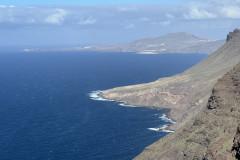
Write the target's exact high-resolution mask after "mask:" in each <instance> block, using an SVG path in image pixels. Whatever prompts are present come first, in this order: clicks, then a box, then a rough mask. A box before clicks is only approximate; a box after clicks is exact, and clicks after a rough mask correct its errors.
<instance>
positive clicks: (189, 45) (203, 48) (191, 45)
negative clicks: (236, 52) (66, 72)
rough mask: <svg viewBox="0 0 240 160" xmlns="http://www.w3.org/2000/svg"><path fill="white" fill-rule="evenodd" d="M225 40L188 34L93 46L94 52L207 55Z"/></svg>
mask: <svg viewBox="0 0 240 160" xmlns="http://www.w3.org/2000/svg"><path fill="white" fill-rule="evenodd" d="M223 44H224V40H211V39H210V38H206V37H205V38H203V39H202V38H200V37H197V36H194V35H191V34H189V33H187V32H179V33H169V34H166V35H163V36H160V37H155V38H146V39H140V40H136V41H133V42H130V43H127V44H122V45H110V46H109V45H106V46H93V47H91V49H92V50H97V51H107V52H119V51H120V52H135V53H139V54H160V53H206V54H210V53H212V52H214V51H215V50H217V49H218V48H220V47H221V46H222V45H223Z"/></svg>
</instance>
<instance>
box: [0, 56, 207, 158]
mask: <svg viewBox="0 0 240 160" xmlns="http://www.w3.org/2000/svg"><path fill="white" fill-rule="evenodd" d="M205 57H206V55H204V54H162V55H138V54H133V53H103V52H43V53H38V52H32V53H31V52H27V53H23V52H22V53H1V54H0V159H1V160H130V159H132V158H134V157H135V156H137V155H138V154H140V153H141V152H142V151H143V149H144V148H145V147H147V146H148V145H150V144H152V143H153V142H155V141H157V140H158V139H160V138H162V137H164V136H165V135H167V134H169V132H166V131H158V130H157V129H156V128H161V127H163V126H164V125H166V124H169V123H170V121H169V120H168V119H166V118H164V114H165V113H166V112H167V110H155V109H148V108H144V107H134V106H121V105H119V103H118V102H111V101H99V100H97V98H96V97H94V93H97V92H95V91H101V90H105V89H109V88H113V87H118V86H124V85H132V84H139V83H145V82H150V81H154V80H157V79H158V78H160V77H166V76H172V75H174V74H177V73H180V72H183V71H184V70H186V69H187V68H189V67H191V66H193V65H194V64H196V63H198V62H199V61H201V60H202V59H203V58H205Z"/></svg>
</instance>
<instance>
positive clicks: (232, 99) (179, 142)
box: [136, 64, 240, 160]
mask: <svg viewBox="0 0 240 160" xmlns="http://www.w3.org/2000/svg"><path fill="white" fill-rule="evenodd" d="M239 93H240V64H238V65H237V66H236V67H235V68H234V69H233V70H231V71H230V72H228V73H227V74H226V75H224V77H223V78H221V79H220V80H219V81H218V82H217V84H216V86H215V87H214V89H213V90H212V94H211V96H210V98H209V102H208V104H207V105H206V106H205V107H204V108H203V110H202V111H201V112H199V113H198V114H197V115H196V117H195V118H194V119H192V120H190V121H189V122H187V124H186V125H185V126H183V127H181V128H180V129H179V130H177V131H176V132H174V133H172V134H169V135H167V136H166V137H164V138H162V139H160V140H159V141H157V142H155V143H154V144H152V145H151V146H149V147H147V148H146V149H145V150H144V151H143V153H141V154H140V155H139V156H138V157H136V159H141V160H142V159H152V160H154V159H164V160H179V159H185V160H193V159H196V160H197V159H199V160H203V159H204V160H213V159H218V160H234V159H239V156H240V154H239V153H240V145H239V144H240V138H239V137H240V125H239V123H240V94H239ZM238 125H239V127H238Z"/></svg>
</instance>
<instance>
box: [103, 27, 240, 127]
mask: <svg viewBox="0 0 240 160" xmlns="http://www.w3.org/2000/svg"><path fill="white" fill-rule="evenodd" d="M239 61H240V32H239V30H235V31H234V32H232V33H230V34H229V35H228V41H227V42H226V44H225V45H223V46H222V47H221V48H220V49H218V50H217V51H216V52H214V53H213V54H211V55H210V56H208V57H207V58H206V59H205V60H203V61H202V62H200V63H199V64H197V65H195V66H194V67H192V68H190V69H188V70H186V71H185V72H183V73H181V74H178V75H175V76H173V77H167V78H161V79H158V80H157V81H154V82H151V83H146V84H139V85H133V86H126V87H118V88H114V89H110V90H106V91H104V92H102V94H101V96H102V97H104V98H106V99H111V100H116V101H125V102H127V103H128V104H130V105H135V106H145V107H153V108H168V109H171V111H170V112H169V113H168V117H170V118H171V119H173V120H174V121H175V122H176V123H175V124H174V125H173V126H171V128H170V129H174V130H176V129H178V128H180V127H181V126H183V125H184V124H185V123H186V122H187V121H189V120H190V119H192V118H193V117H195V115H196V114H197V113H198V112H199V111H201V110H202V109H203V108H204V107H206V105H207V103H208V98H209V97H210V95H211V92H212V89H213V87H214V85H215V84H216V82H217V81H218V79H220V78H221V77H222V76H223V75H224V74H225V73H227V72H228V71H230V70H231V69H232V68H233V67H234V66H235V65H236V64H238V62H239ZM212 100H214V101H216V102H217V101H221V99H219V98H218V97H212ZM216 107H217V106H215V105H213V104H209V109H215V108H216Z"/></svg>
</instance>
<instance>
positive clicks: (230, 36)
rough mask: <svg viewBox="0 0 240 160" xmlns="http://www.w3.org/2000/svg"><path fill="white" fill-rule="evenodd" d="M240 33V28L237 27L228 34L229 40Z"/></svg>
mask: <svg viewBox="0 0 240 160" xmlns="http://www.w3.org/2000/svg"><path fill="white" fill-rule="evenodd" d="M239 35H240V30H239V29H235V30H234V31H233V32H230V33H229V34H228V35H227V42H228V41H230V40H231V39H232V38H233V37H236V36H239Z"/></svg>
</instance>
